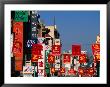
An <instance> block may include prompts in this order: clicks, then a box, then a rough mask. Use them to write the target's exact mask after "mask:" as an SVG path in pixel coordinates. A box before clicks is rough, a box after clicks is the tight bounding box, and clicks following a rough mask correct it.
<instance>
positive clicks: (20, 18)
mask: <svg viewBox="0 0 110 87" xmlns="http://www.w3.org/2000/svg"><path fill="white" fill-rule="evenodd" d="M14 19H15V21H16V22H28V11H15V18H14Z"/></svg>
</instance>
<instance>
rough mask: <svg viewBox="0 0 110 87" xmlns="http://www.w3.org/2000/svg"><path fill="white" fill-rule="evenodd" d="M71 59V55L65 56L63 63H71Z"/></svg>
mask: <svg viewBox="0 0 110 87" xmlns="http://www.w3.org/2000/svg"><path fill="white" fill-rule="evenodd" d="M70 62H71V59H70V54H63V63H64V64H67V63H70Z"/></svg>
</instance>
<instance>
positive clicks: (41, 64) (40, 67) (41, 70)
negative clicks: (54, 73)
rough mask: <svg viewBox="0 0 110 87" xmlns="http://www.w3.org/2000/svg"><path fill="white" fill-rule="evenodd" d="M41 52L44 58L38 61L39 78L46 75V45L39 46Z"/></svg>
mask: <svg viewBox="0 0 110 87" xmlns="http://www.w3.org/2000/svg"><path fill="white" fill-rule="evenodd" d="M37 49H39V50H40V51H41V55H42V58H41V59H38V77H44V75H45V44H39V47H38V48H37Z"/></svg>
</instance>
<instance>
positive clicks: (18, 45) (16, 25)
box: [12, 22, 23, 60]
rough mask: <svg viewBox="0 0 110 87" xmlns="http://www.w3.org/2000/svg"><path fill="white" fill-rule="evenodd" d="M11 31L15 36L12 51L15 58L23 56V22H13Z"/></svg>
mask: <svg viewBox="0 0 110 87" xmlns="http://www.w3.org/2000/svg"><path fill="white" fill-rule="evenodd" d="M13 32H14V33H15V38H14V42H13V48H12V51H13V55H14V56H15V60H16V58H19V59H21V58H23V22H13Z"/></svg>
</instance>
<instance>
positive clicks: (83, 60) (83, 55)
mask: <svg viewBox="0 0 110 87" xmlns="http://www.w3.org/2000/svg"><path fill="white" fill-rule="evenodd" d="M86 61H87V60H86V54H81V55H80V56H79V63H86Z"/></svg>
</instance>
